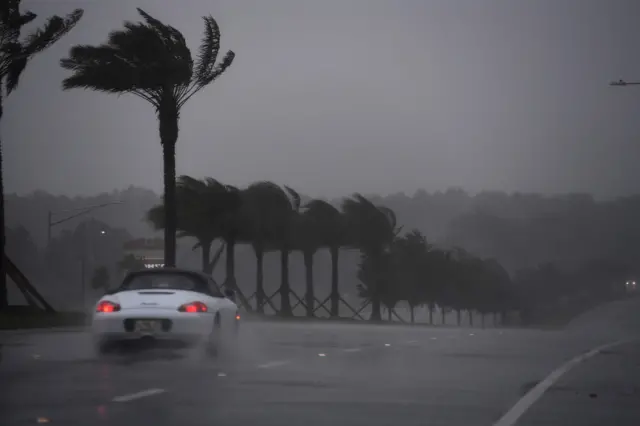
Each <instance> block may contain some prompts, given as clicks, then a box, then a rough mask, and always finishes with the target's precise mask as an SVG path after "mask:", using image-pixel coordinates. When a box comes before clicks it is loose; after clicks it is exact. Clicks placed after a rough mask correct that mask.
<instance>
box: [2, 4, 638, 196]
mask: <svg viewBox="0 0 640 426" xmlns="http://www.w3.org/2000/svg"><path fill="white" fill-rule="evenodd" d="M24 7H25V9H30V8H31V9H33V10H34V11H36V12H37V13H38V15H39V18H42V19H44V17H46V16H49V15H51V14H54V13H57V14H65V13H68V12H69V11H70V10H72V9H73V8H74V7H82V8H83V9H84V10H85V17H84V19H82V21H81V22H80V23H79V24H78V26H77V27H76V28H75V29H74V31H72V32H71V33H70V34H68V36H66V37H64V38H63V39H62V40H61V41H60V42H58V43H56V44H55V46H53V47H52V48H50V49H48V50H47V51H46V52H44V53H43V54H42V55H39V56H38V57H37V58H36V59H35V60H34V61H33V63H31V64H30V66H29V67H28V69H27V71H26V72H25V74H24V76H23V80H22V84H21V87H20V90H19V91H17V92H16V93H15V94H13V95H12V96H11V97H9V98H8V101H7V104H6V117H5V121H4V123H3V126H4V128H3V129H2V131H3V134H4V137H5V139H6V140H7V141H8V142H7V144H6V148H5V150H6V152H5V156H6V157H5V158H6V171H5V179H6V182H5V184H6V188H7V192H12V191H15V192H18V193H21V194H24V193H28V192H31V191H33V190H36V189H43V190H46V191H50V192H52V193H55V194H66V195H77V194H82V195H90V194H95V193H98V192H103V191H111V190H113V189H115V188H118V189H122V188H126V187H128V186H129V185H131V184H133V185H137V186H141V187H145V188H150V189H152V190H155V191H159V190H160V189H161V188H160V185H161V182H162V179H161V171H162V170H161V167H162V162H161V161H160V159H161V150H160V148H159V146H158V138H157V124H156V119H155V116H154V112H153V109H152V108H148V105H146V104H145V103H144V102H143V101H142V100H140V99H137V98H135V97H132V96H123V97H120V98H118V97H117V96H103V95H100V94H97V93H94V92H91V91H86V92H82V91H70V92H66V93H65V92H62V90H61V89H60V86H61V81H62V79H63V77H64V76H65V72H64V71H63V70H62V69H61V68H60V67H59V65H58V62H59V59H60V58H62V57H63V56H65V55H66V54H67V53H68V50H69V48H70V46H72V45H74V44H78V43H86V44H92V43H99V42H103V41H104V40H105V39H106V36H107V34H108V32H109V31H111V30H113V29H116V28H120V27H121V25H122V22H123V21H124V20H126V19H133V20H136V19H137V14H136V12H135V7H141V8H143V9H145V10H148V11H149V12H150V13H152V14H153V15H154V16H157V17H158V18H159V19H161V20H163V21H165V22H168V23H170V24H171V25H173V26H175V27H177V28H178V29H180V30H181V31H183V32H184V34H185V36H186V37H187V40H189V42H190V45H191V46H192V47H194V48H195V47H196V46H197V43H198V42H199V40H200V38H201V31H202V20H201V15H203V14H207V13H211V14H212V15H213V16H214V17H215V18H216V20H217V21H218V23H219V24H220V27H221V30H222V50H223V51H224V50H226V49H233V50H234V51H235V52H237V54H238V56H237V60H236V62H234V65H233V70H232V72H229V73H228V75H225V76H224V78H221V79H220V81H218V82H216V84H215V86H213V87H211V88H210V89H209V90H207V91H205V92H203V93H200V94H199V95H198V96H196V97H195V98H194V99H193V100H192V101H190V102H189V104H188V105H187V106H186V108H185V109H184V111H183V113H182V117H181V133H180V141H179V146H178V157H177V171H178V174H189V175H192V176H214V177H215V178H217V179H220V180H223V181H225V182H228V183H230V184H233V185H237V186H244V185H246V184H248V183H249V182H252V181H255V180H261V179H267V180H272V181H275V182H278V183H284V184H289V185H292V186H295V187H296V188H297V189H298V190H299V191H301V192H304V193H307V194H309V195H310V196H314V197H318V196H325V197H338V196H343V195H346V194H349V193H351V192H354V191H360V192H363V193H380V194H389V193H395V192H397V191H405V192H408V193H413V192H414V191H416V190H418V189H420V188H424V189H426V190H428V191H437V190H446V189H447V188H449V187H458V186H459V187H463V188H465V189H466V190H469V191H472V192H477V191H481V190H504V191H522V192H542V193H565V192H589V193H593V194H595V195H596V196H598V197H611V196H616V195H627V194H632V193H636V192H638V181H637V179H636V174H637V173H636V159H637V158H638V157H639V153H640V145H638V143H637V141H638V139H639V137H640V121H638V120H637V119H636V114H637V112H638V111H639V110H640V92H638V91H637V90H633V88H630V89H614V88H611V87H609V86H608V82H609V81H611V80H613V79H618V78H626V79H629V80H633V79H634V78H635V77H638V78H640V60H639V59H638V56H637V55H636V52H637V43H638V42H639V41H640V29H638V26H637V20H638V17H640V3H638V2H637V1H634V0H627V1H625V0H617V1H607V2H605V1H600V0H562V1H557V0H537V1H527V2H513V1H509V0H480V1H478V0H456V1H451V0H429V1H423V0H405V1H397V2H390V1H383V0H350V1H348V2H345V1H338V0H332V1H324V2H316V1H299V0H288V1H285V0H273V1H269V2H264V1H259V0H253V1H250V0H243V1H237V0H228V1H220V0H215V1H201V0H188V1H187V2H180V3H175V2H164V1H157V0H156V1H153V0H140V1H137V2H133V3H132V2H130V1H128V0H126V1H125V0H110V1H108V2H105V1H96V0H87V1H68V0H65V1H56V0H34V1H25V2H24ZM40 21H41V19H39V20H38V22H37V23H36V24H40V23H41V22H40Z"/></svg>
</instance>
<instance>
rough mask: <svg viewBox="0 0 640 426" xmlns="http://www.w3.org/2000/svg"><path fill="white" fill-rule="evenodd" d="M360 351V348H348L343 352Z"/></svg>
mask: <svg viewBox="0 0 640 426" xmlns="http://www.w3.org/2000/svg"><path fill="white" fill-rule="evenodd" d="M361 350H362V348H348V349H345V350H344V351H345V352H360V351H361Z"/></svg>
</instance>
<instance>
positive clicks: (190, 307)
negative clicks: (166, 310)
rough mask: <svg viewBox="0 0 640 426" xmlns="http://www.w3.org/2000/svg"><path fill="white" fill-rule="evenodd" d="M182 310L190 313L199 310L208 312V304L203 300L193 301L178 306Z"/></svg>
mask: <svg viewBox="0 0 640 426" xmlns="http://www.w3.org/2000/svg"><path fill="white" fill-rule="evenodd" d="M178 310H179V311H180V312H188V313H190V314H195V313H199V312H207V305H205V304H204V303H202V302H191V303H187V304H186V305H182V306H180V307H179V308H178Z"/></svg>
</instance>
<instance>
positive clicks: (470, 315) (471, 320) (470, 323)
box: [467, 309, 473, 327]
mask: <svg viewBox="0 0 640 426" xmlns="http://www.w3.org/2000/svg"><path fill="white" fill-rule="evenodd" d="M467 313H468V314H469V325H470V326H472V327H473V311H472V310H471V309H469V310H468V311H467Z"/></svg>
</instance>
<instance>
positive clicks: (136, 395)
mask: <svg viewBox="0 0 640 426" xmlns="http://www.w3.org/2000/svg"><path fill="white" fill-rule="evenodd" d="M164 392H166V390H164V389H147V390H144V391H141V392H136V393H131V394H129V395H122V396H116V397H115V398H113V399H112V401H113V402H129V401H133V400H134V399H139V398H144V397H147V396H151V395H157V394H159V393H164Z"/></svg>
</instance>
